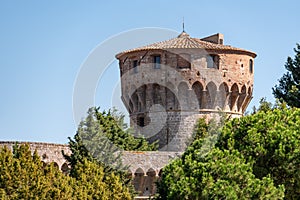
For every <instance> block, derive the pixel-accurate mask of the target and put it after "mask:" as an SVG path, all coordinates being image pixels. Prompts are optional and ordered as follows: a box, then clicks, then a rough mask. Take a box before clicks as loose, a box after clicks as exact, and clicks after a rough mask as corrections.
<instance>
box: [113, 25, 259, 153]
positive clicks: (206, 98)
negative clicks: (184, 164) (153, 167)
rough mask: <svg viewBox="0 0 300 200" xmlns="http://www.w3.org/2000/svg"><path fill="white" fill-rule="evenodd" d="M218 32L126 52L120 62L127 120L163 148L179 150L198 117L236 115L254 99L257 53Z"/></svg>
mask: <svg viewBox="0 0 300 200" xmlns="http://www.w3.org/2000/svg"><path fill="white" fill-rule="evenodd" d="M223 43H224V37H223V35H222V34H219V33H218V34H215V35H212V36H209V37H205V38H202V39H198V38H192V37H191V36H190V35H189V34H187V33H186V32H184V31H183V32H182V33H181V34H180V35H179V36H178V37H176V38H173V39H170V40H166V41H162V42H157V43H154V44H150V45H147V46H143V47H139V48H135V49H131V50H127V51H124V52H121V53H119V54H117V55H116V58H117V59H118V60H119V67H120V75H121V84H122V100H123V102H124V104H125V106H126V108H127V110H128V112H129V115H130V124H131V126H132V127H134V128H135V130H136V131H137V132H139V133H141V134H142V135H144V136H145V137H146V138H147V139H148V140H149V141H155V140H159V145H160V149H161V150H166V151H183V150H184V149H185V147H186V145H187V142H188V141H189V138H190V137H191V136H192V131H193V128H194V125H195V123H196V121H197V119H199V118H200V117H204V116H206V117H207V118H211V117H214V116H215V115H217V114H218V113H219V112H220V111H223V112H225V113H227V114H228V115H231V116H232V117H240V116H242V115H243V113H244V112H245V110H246V108H247V106H248V104H249V102H250V101H251V99H252V91H253V77H254V58H255V57H256V54H255V53H253V52H251V51H248V50H243V49H239V48H235V47H231V46H229V45H224V44H223Z"/></svg>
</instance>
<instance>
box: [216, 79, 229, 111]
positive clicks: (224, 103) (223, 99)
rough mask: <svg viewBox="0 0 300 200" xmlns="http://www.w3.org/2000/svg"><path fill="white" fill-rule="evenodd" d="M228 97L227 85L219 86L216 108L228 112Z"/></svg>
mask: <svg viewBox="0 0 300 200" xmlns="http://www.w3.org/2000/svg"><path fill="white" fill-rule="evenodd" d="M228 95H229V87H228V85H227V83H225V82H223V83H221V84H220V86H219V93H218V102H217V103H218V106H219V107H220V108H221V109H222V110H225V111H226V110H229V105H228Z"/></svg>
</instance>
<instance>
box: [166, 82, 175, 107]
mask: <svg viewBox="0 0 300 200" xmlns="http://www.w3.org/2000/svg"><path fill="white" fill-rule="evenodd" d="M166 86H167V87H166V88H165V91H166V106H167V110H177V109H178V102H177V99H176V95H175V86H174V85H173V84H172V83H170V82H168V83H167V84H166Z"/></svg>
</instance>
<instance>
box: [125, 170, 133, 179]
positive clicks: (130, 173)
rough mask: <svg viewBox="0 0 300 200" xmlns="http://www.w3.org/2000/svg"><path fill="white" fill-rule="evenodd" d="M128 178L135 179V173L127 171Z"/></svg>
mask: <svg viewBox="0 0 300 200" xmlns="http://www.w3.org/2000/svg"><path fill="white" fill-rule="evenodd" d="M126 177H127V178H128V179H132V178H133V173H132V171H131V170H130V169H128V170H127V172H126Z"/></svg>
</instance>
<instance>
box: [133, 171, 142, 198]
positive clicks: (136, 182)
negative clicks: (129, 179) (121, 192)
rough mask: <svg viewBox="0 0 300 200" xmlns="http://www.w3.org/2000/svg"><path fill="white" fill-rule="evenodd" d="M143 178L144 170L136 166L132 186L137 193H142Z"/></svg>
mask: <svg viewBox="0 0 300 200" xmlns="http://www.w3.org/2000/svg"><path fill="white" fill-rule="evenodd" d="M144 179H145V172H144V170H143V169H142V168H138V169H137V170H136V171H135V172H134V178H133V186H134V189H135V191H136V192H138V193H139V195H142V194H143V192H144Z"/></svg>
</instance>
